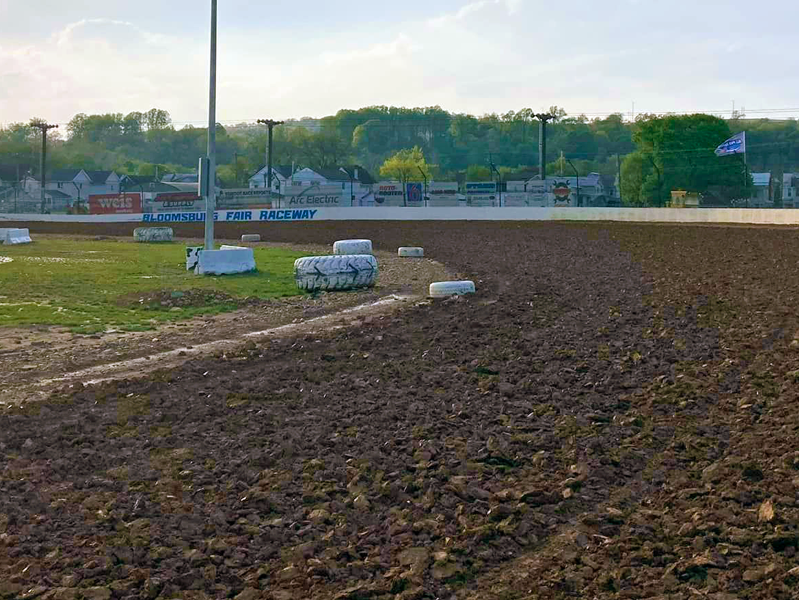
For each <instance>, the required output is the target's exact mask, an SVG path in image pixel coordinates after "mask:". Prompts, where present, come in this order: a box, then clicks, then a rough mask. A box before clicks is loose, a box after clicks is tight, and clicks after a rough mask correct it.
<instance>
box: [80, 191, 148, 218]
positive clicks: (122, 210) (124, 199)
mask: <svg viewBox="0 0 799 600" xmlns="http://www.w3.org/2000/svg"><path fill="white" fill-rule="evenodd" d="M140 212H142V206H141V193H139V192H136V193H130V194H128V193H123V194H90V195H89V214H91V215H121V214H136V213H140Z"/></svg>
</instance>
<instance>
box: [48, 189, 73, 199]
mask: <svg viewBox="0 0 799 600" xmlns="http://www.w3.org/2000/svg"><path fill="white" fill-rule="evenodd" d="M44 195H45V196H50V197H51V198H72V196H70V195H69V194H65V193H64V192H62V191H59V190H45V191H44Z"/></svg>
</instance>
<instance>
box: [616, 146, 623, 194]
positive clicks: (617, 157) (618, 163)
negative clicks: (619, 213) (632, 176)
mask: <svg viewBox="0 0 799 600" xmlns="http://www.w3.org/2000/svg"><path fill="white" fill-rule="evenodd" d="M616 172H617V173H618V176H619V204H624V199H623V198H622V195H621V161H620V160H619V155H618V154H617V155H616Z"/></svg>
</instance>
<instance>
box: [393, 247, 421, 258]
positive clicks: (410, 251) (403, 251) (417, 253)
mask: <svg viewBox="0 0 799 600" xmlns="http://www.w3.org/2000/svg"><path fill="white" fill-rule="evenodd" d="M397 255H398V256H401V257H407V258H422V257H423V256H424V248H418V247H414V246H401V247H400V249H399V250H397Z"/></svg>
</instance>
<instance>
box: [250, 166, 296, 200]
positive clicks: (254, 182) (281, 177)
mask: <svg viewBox="0 0 799 600" xmlns="http://www.w3.org/2000/svg"><path fill="white" fill-rule="evenodd" d="M267 170H268V169H267V167H265V166H264V167H261V168H260V169H258V170H257V171H256V172H255V174H254V175H253V176H252V177H250V179H249V186H250V189H257V188H265V187H266V182H267V180H268V179H269V175H268V173H267ZM292 172H293V167H292V166H291V165H277V166H274V165H272V191H273V192H275V193H279V192H280V190H282V189H283V188H285V187H286V186H287V185H289V180H290V179H291V174H292Z"/></svg>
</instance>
